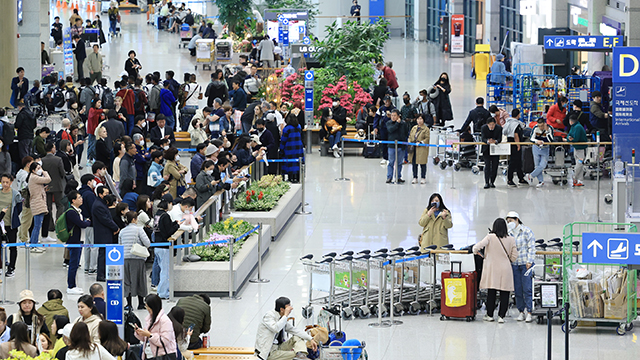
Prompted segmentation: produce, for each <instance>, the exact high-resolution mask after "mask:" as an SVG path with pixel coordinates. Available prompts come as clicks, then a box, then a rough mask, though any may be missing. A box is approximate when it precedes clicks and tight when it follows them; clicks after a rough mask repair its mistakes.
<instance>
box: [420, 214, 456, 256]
mask: <svg viewBox="0 0 640 360" xmlns="http://www.w3.org/2000/svg"><path fill="white" fill-rule="evenodd" d="M428 213H429V209H424V211H423V212H422V216H420V220H419V221H418V225H420V226H422V235H421V236H420V249H421V251H422V252H426V251H425V248H426V247H427V246H430V245H438V247H440V246H443V245H447V244H449V229H451V228H452V227H453V222H452V221H451V214H450V213H449V214H447V215H446V217H444V214H443V213H440V214H438V216H436V215H435V213H434V214H432V215H428Z"/></svg>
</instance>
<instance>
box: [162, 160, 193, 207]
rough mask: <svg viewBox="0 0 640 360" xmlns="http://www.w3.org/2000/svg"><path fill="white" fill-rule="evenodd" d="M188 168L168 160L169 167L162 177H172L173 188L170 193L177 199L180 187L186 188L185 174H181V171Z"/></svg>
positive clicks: (165, 169)
mask: <svg viewBox="0 0 640 360" xmlns="http://www.w3.org/2000/svg"><path fill="white" fill-rule="evenodd" d="M186 169H187V168H186V167H184V165H182V164H180V163H176V162H175V161H173V160H167V165H165V167H164V172H163V173H162V175H171V181H169V183H170V186H171V188H170V189H169V193H170V194H171V196H173V198H174V199H175V198H176V197H177V196H178V186H185V185H186V183H185V181H184V174H181V173H180V170H186Z"/></svg>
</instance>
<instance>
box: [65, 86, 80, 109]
mask: <svg viewBox="0 0 640 360" xmlns="http://www.w3.org/2000/svg"><path fill="white" fill-rule="evenodd" d="M64 98H65V99H67V101H71V100H73V101H75V102H78V95H77V94H76V92H75V89H74V88H73V87H66V88H65V92H64ZM78 109H79V108H78Z"/></svg>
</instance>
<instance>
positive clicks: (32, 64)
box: [18, 0, 48, 86]
mask: <svg viewBox="0 0 640 360" xmlns="http://www.w3.org/2000/svg"><path fill="white" fill-rule="evenodd" d="M47 8H48V7H47ZM22 9H23V10H22V14H23V17H22V25H18V35H19V36H20V37H19V38H18V65H19V66H22V67H23V68H24V76H25V77H26V78H27V79H29V82H30V83H29V86H31V84H32V83H33V80H40V77H41V73H42V65H41V59H40V0H23V2H22Z"/></svg>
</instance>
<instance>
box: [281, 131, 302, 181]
mask: <svg viewBox="0 0 640 360" xmlns="http://www.w3.org/2000/svg"><path fill="white" fill-rule="evenodd" d="M300 134H301V130H300V126H298V127H297V128H296V127H293V125H287V126H285V127H284V129H282V137H281V138H280V150H281V151H282V158H283V159H294V160H298V159H299V158H302V159H303V160H304V145H302V136H301V135H300ZM282 171H284V172H285V173H297V172H299V171H300V165H299V164H298V163H297V162H295V163H294V162H286V163H283V164H282Z"/></svg>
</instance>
